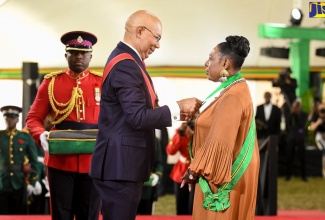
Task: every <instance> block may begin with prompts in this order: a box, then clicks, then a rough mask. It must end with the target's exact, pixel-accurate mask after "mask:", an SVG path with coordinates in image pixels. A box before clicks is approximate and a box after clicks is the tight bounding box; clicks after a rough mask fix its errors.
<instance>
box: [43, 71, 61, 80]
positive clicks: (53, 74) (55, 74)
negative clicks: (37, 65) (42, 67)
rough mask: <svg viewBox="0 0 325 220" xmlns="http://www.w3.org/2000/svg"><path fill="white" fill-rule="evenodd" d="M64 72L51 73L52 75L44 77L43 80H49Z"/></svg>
mask: <svg viewBox="0 0 325 220" xmlns="http://www.w3.org/2000/svg"><path fill="white" fill-rule="evenodd" d="M64 72H65V71H64V70H60V71H57V72H52V73H48V74H46V75H45V76H44V79H49V78H52V77H53V76H57V75H59V74H61V73H64Z"/></svg>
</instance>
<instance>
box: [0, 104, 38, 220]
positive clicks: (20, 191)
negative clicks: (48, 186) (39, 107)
mask: <svg viewBox="0 0 325 220" xmlns="http://www.w3.org/2000/svg"><path fill="white" fill-rule="evenodd" d="M0 110H1V112H2V113H3V116H4V118H5V121H6V130H2V131H0V204H1V205H0V214H26V211H27V210H26V207H27V206H26V205H27V197H29V196H31V195H32V194H40V193H41V185H40V183H39V182H38V176H37V173H38V166H37V163H38V162H37V148H36V145H35V142H34V140H33V139H32V137H31V136H30V135H29V133H28V132H26V131H18V130H17V129H16V125H17V123H18V121H19V113H20V112H21V111H22V109H21V108H20V107H17V106H4V107H2V108H1V109H0ZM27 172H28V175H27ZM26 177H27V178H26Z"/></svg>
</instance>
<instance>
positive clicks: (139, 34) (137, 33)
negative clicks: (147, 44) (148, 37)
mask: <svg viewBox="0 0 325 220" xmlns="http://www.w3.org/2000/svg"><path fill="white" fill-rule="evenodd" d="M143 31H144V27H143V26H139V27H137V28H136V29H135V34H136V37H137V38H141V35H142V32H143Z"/></svg>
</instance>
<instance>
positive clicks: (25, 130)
mask: <svg viewBox="0 0 325 220" xmlns="http://www.w3.org/2000/svg"><path fill="white" fill-rule="evenodd" d="M19 131H20V132H23V133H27V134H29V131H28V130H27V129H22V130H19Z"/></svg>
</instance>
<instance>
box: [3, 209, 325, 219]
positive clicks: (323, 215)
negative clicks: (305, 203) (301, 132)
mask: <svg viewBox="0 0 325 220" xmlns="http://www.w3.org/2000/svg"><path fill="white" fill-rule="evenodd" d="M0 219H1V220H51V217H50V216H48V215H46V216H45V215H20V216H17V215H12V216H10V215H2V216H0ZM191 219H192V218H191V216H156V215H153V216H137V218H136V220H191ZM291 219H294V220H325V211H318V210H305V211H303V210H290V211H281V210H280V211H278V215H277V216H256V217H255V220H291Z"/></svg>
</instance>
